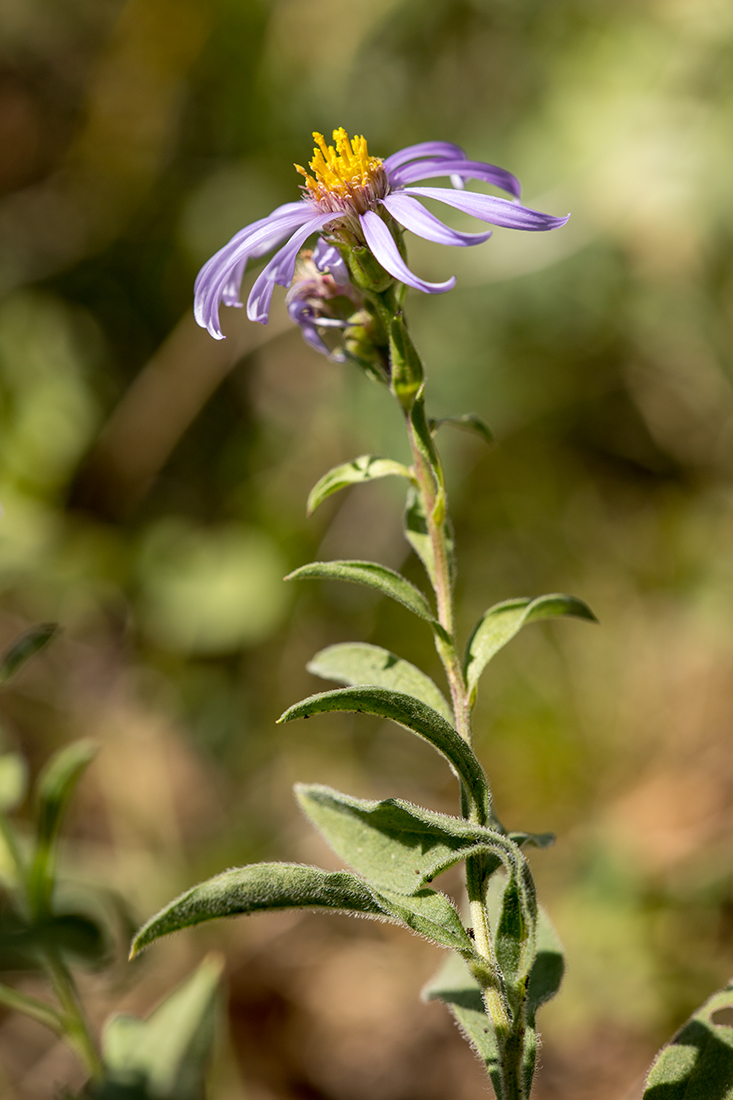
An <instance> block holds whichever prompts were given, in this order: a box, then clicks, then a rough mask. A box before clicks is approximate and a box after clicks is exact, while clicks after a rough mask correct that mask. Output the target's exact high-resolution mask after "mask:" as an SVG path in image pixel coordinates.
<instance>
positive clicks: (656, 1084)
mask: <svg viewBox="0 0 733 1100" xmlns="http://www.w3.org/2000/svg"><path fill="white" fill-rule="evenodd" d="M693 1097H695V1098H697V1097H699V1098H700V1100H703V1098H704V1100H731V1097H733V982H730V983H729V984H728V985H727V986H726V987H725V989H721V990H719V991H718V992H717V993H714V994H713V996H712V997H710V999H709V1000H707V1001H706V1002H705V1004H704V1005H702V1007H701V1008H699V1009H698V1011H697V1012H695V1013H694V1015H693V1016H692V1017H691V1018H690V1019H689V1020H688V1021H687V1023H686V1024H685V1025H684V1026H683V1027H682V1028H681V1029H680V1031H679V1032H678V1033H677V1034H676V1035H675V1037H674V1038H673V1039H672V1040H671V1041H670V1042H669V1043H668V1044H667V1045H666V1046H665V1047H662V1049H661V1050H660V1052H659V1054H658V1055H657V1057H656V1059H655V1060H654V1063H653V1065H652V1067H651V1069H650V1070H649V1076H648V1077H647V1080H646V1089H645V1091H644V1100H693Z"/></svg>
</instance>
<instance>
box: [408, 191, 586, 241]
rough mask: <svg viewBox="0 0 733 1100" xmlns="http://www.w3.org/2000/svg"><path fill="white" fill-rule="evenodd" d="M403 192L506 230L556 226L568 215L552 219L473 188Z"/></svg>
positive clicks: (555, 227)
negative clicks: (435, 202) (449, 207)
mask: <svg viewBox="0 0 733 1100" xmlns="http://www.w3.org/2000/svg"><path fill="white" fill-rule="evenodd" d="M404 194H406V195H417V197H418V198H419V199H438V201H439V202H444V203H445V204H446V205H447V206H454V207H455V208H456V210H462V211H463V212H464V214H471V216H472V217H474V218H480V220H481V221H483V222H489V224H490V225H503V226H506V228H507V229H526V230H529V231H531V232H532V231H534V232H541V231H542V230H545V229H559V228H560V226H561V225H565V222H566V221H567V220H568V218H569V217H570V215H569V214H566V215H565V217H564V218H556V217H554V216H553V215H552V214H543V213H541V212H540V211H539V210H530V208H529V207H528V206H520V205H519V203H517V202H510V200H509V199H497V198H495V197H494V196H493V195H479V194H478V192H476V191H449V190H448V188H447V187H405V188H404Z"/></svg>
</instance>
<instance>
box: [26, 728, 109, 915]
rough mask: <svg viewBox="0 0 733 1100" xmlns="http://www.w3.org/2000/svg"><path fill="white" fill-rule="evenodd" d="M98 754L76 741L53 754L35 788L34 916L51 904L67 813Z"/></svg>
mask: <svg viewBox="0 0 733 1100" xmlns="http://www.w3.org/2000/svg"><path fill="white" fill-rule="evenodd" d="M96 753H97V746H96V745H94V744H93V743H92V742H91V741H74V742H72V744H70V745H67V746H66V748H64V749H61V750H60V752H57V753H55V754H54V756H52V757H51V759H50V760H49V761H48V763H47V764H46V766H45V768H44V769H43V771H42V772H41V774H40V776H39V778H38V784H37V787H36V799H37V805H38V809H37V816H36V851H35V856H34V859H33V863H32V865H31V870H30V875H29V879H28V896H29V900H30V902H31V906H32V908H33V911H34V912H35V913H40V912H43V911H44V910H46V909H47V908H48V906H49V903H50V901H51V893H52V891H53V879H54V873H55V861H56V860H55V857H56V848H57V845H58V836H59V830H60V828H61V822H62V820H63V816H64V812H65V810H66V807H67V805H68V803H69V800H70V799H71V796H72V795H73V793H74V789H75V787H76V784H77V783H78V782H79V779H80V778H81V776H82V774H83V772H84V769H85V768H86V767H87V766H88V765H89V764H90V763H91V761H92V760H93V759H94V756H95V755H96Z"/></svg>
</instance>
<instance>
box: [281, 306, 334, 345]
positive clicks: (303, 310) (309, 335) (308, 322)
mask: <svg viewBox="0 0 733 1100" xmlns="http://www.w3.org/2000/svg"><path fill="white" fill-rule="evenodd" d="M287 306H288V316H289V317H290V320H291V321H293V322H294V323H295V324H296V325H299V326H300V331H301V332H302V333H303V338H304V339H305V340H307V342H308V343H309V344H310V345H311V347H313V348H315V349H316V351H320V352H321V354H322V355H330V354H331V353H330V351H329V349H328V347H327V346H326V344H324V342H323V340H322V339H321V337H320V334H319V332H318V329H317V328H316V325H315V320H314V316H313V307H312V306H309V305H308V303H307V302H303V301H300V300H299V299H297V298H294V299H293V300H292V301H290V302H288V304H287Z"/></svg>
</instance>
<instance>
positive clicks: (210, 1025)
mask: <svg viewBox="0 0 733 1100" xmlns="http://www.w3.org/2000/svg"><path fill="white" fill-rule="evenodd" d="M223 965H224V960H223V959H221V958H220V957H218V956H214V955H210V956H208V957H207V958H205V959H204V961H203V962H202V963H201V965H200V966H199V967H198V969H197V970H195V971H194V973H193V974H192V975H191V976H190V977H189V978H187V979H186V981H185V982H183V984H182V985H179V986H178V988H177V989H175V990H174V991H173V993H171V994H170V995H169V996H168V997H166V999H165V1000H164V1001H163V1002H162V1003H161V1004H160V1005H158V1007H157V1008H156V1009H154V1011H153V1012H151V1014H150V1015H149V1016H148V1018H147V1019H146V1020H141V1019H140V1018H139V1017H137V1016H130V1015H126V1014H122V1013H118V1014H115V1015H114V1016H111V1017H110V1018H109V1019H108V1020H107V1022H106V1024H105V1026H104V1032H103V1035H102V1058H103V1063H104V1069H105V1082H104V1084H103V1085H102V1086H101V1087H100V1088H98V1089H97V1091H95V1093H94V1098H95V1100H114V1098H115V1097H121V1096H122V1095H123V1092H122V1091H120V1090H123V1089H124V1090H125V1091H124V1095H125V1096H127V1095H128V1092H127V1089H131V1088H132V1089H134V1088H135V1087H136V1086H137V1088H138V1089H140V1092H139V1093H138V1092H135V1093H134V1095H135V1096H138V1095H139V1096H141V1097H142V1096H145V1097H147V1096H150V1097H151V1098H152V1097H155V1098H156V1100H201V1097H202V1096H203V1093H204V1077H205V1075H206V1071H207V1068H208V1065H209V1062H210V1060H211V1055H212V1050H213V1046H214V1039H215V1034H216V1023H217V1018H218V1016H219V1014H220V1011H221V1003H220V1002H221V973H222V970H223Z"/></svg>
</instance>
